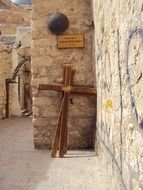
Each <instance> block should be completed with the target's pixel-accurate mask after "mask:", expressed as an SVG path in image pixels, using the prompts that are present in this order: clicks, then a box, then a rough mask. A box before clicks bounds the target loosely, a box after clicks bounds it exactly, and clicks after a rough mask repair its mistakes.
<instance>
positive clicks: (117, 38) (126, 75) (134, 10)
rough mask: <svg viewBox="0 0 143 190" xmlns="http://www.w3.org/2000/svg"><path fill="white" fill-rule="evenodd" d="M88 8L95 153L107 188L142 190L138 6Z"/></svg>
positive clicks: (142, 6)
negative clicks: (90, 15)
mask: <svg viewBox="0 0 143 190" xmlns="http://www.w3.org/2000/svg"><path fill="white" fill-rule="evenodd" d="M93 5H94V24H95V57H96V80H97V91H98V94H97V110H98V111H97V138H98V143H99V153H100V155H102V158H103V160H104V164H105V166H107V170H108V173H109V176H110V177H111V183H112V185H111V188H110V189H116V190H117V189H124V190H142V189H143V140H142V139H143V88H142V86H143V78H142V72H143V54H142V52H143V1H142V0H141V1H134V0H122V1H120V0H113V1H111V0H107V1H106V3H105V1H103V0H93ZM115 184H116V185H115Z"/></svg>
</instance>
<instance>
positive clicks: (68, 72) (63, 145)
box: [59, 65, 72, 158]
mask: <svg viewBox="0 0 143 190" xmlns="http://www.w3.org/2000/svg"><path fill="white" fill-rule="evenodd" d="M71 79H72V68H71V65H66V66H65V77H64V86H70V85H71ZM69 95H70V91H69V92H67V91H66V92H64V100H65V102H64V104H63V106H64V108H63V118H62V120H63V122H62V130H61V136H60V148H59V157H60V158H62V157H64V154H65V153H66V152H67V127H68V119H67V115H68V103H69Z"/></svg>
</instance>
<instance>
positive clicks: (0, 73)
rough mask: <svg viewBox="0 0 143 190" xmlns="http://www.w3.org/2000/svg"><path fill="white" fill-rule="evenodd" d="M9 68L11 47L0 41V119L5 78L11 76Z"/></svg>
mask: <svg viewBox="0 0 143 190" xmlns="http://www.w3.org/2000/svg"><path fill="white" fill-rule="evenodd" d="M11 68H12V64H11V47H10V46H7V45H5V44H2V43H0V119H2V118H4V117H5V102H6V85H5V79H7V78H10V77H11V71H12V70H11ZM10 100H11V98H10ZM10 109H11V108H10Z"/></svg>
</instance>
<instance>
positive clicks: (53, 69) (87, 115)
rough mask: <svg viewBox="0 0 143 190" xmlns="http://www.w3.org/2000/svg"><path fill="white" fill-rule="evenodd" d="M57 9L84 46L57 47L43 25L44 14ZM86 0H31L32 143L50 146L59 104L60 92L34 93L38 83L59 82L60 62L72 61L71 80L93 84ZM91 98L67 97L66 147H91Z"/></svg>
mask: <svg viewBox="0 0 143 190" xmlns="http://www.w3.org/2000/svg"><path fill="white" fill-rule="evenodd" d="M56 12H61V13H64V14H65V15H67V17H68V19H69V22H70V25H69V28H68V30H67V31H66V34H77V33H83V34H84V36H85V48H83V49H57V36H56V35H54V34H52V33H51V32H50V31H49V30H48V27H47V22H48V17H49V16H50V15H51V14H52V13H56ZM91 12H92V11H91V1H89V0H84V1H83V0H74V1H71V0H66V1H63V0H59V1H56V0H52V1H47V0H43V1H42V3H41V0H33V15H32V20H33V21H32V38H33V42H32V74H33V92H34V98H33V103H34V106H33V111H34V121H33V123H34V143H35V146H36V147H41V146H42V147H43V145H45V146H46V147H48V148H49V147H51V140H52V138H53V133H54V131H55V127H56V126H57V120H58V116H59V110H60V105H61V98H62V94H61V93H57V92H46V91H43V92H38V88H37V87H38V84H39V83H45V84H61V83H62V82H63V66H64V64H72V65H73V68H74V69H75V70H76V73H75V76H74V81H73V83H74V84H76V85H93V72H92V70H93V68H92V63H93V59H92V50H93V46H92V44H93V35H92V33H93V32H92V31H93V24H92V13H91ZM95 107H96V103H95V97H94V98H89V97H88V98H87V97H80V96H78V97H77V96H73V95H72V96H71V99H70V102H69V116H68V118H69V122H68V126H69V136H68V139H69V147H70V148H89V147H92V141H93V130H94V125H95V120H94V118H95Z"/></svg>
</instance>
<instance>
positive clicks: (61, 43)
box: [57, 34, 85, 49]
mask: <svg viewBox="0 0 143 190" xmlns="http://www.w3.org/2000/svg"><path fill="white" fill-rule="evenodd" d="M57 38H58V48H59V49H68V48H84V46H85V45H84V35H83V34H65V35H58V37H57Z"/></svg>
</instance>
